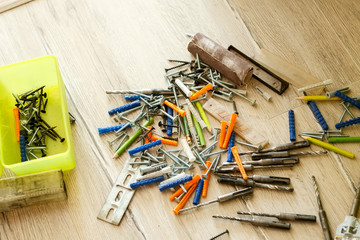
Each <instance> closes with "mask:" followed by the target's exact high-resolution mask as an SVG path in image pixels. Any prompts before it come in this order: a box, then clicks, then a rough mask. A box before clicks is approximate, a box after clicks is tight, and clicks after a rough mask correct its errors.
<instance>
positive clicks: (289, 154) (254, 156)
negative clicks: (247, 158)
mask: <svg viewBox="0 0 360 240" xmlns="http://www.w3.org/2000/svg"><path fill="white" fill-rule="evenodd" d="M326 153H327V151H307V152H289V151H280V152H268V153H253V154H251V158H252V159H253V160H257V159H264V158H280V157H281V158H284V157H293V156H303V155H320V154H326Z"/></svg>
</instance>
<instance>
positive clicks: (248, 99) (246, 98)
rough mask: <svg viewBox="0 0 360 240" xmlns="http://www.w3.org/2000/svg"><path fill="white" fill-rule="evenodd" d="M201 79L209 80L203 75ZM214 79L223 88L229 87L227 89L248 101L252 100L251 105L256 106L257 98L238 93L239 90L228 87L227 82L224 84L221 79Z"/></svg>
mask: <svg viewBox="0 0 360 240" xmlns="http://www.w3.org/2000/svg"><path fill="white" fill-rule="evenodd" d="M201 79H202V80H205V81H207V80H206V79H204V78H203V77H201ZM213 81H214V82H215V83H216V84H219V85H220V86H222V87H223V88H226V89H227V90H229V91H230V92H233V93H234V94H236V95H238V96H239V97H241V98H243V99H245V100H246V101H248V102H250V103H251V105H253V106H254V105H255V104H256V100H253V99H250V98H248V97H245V96H244V95H242V94H240V93H238V92H237V91H235V90H233V89H231V88H229V87H228V86H226V85H225V84H223V83H221V82H219V80H215V79H213ZM207 82H208V83H209V81H207Z"/></svg>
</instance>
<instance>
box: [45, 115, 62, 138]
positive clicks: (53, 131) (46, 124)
mask: <svg viewBox="0 0 360 240" xmlns="http://www.w3.org/2000/svg"><path fill="white" fill-rule="evenodd" d="M40 121H41V122H42V123H44V124H45V126H46V127H48V128H51V127H50V125H49V124H48V123H47V122H46V121H45V120H44V119H42V118H40ZM50 132H52V133H53V134H54V135H56V137H58V138H60V142H64V141H65V138H62V137H61V136H60V135H59V134H58V133H57V132H56V131H55V130H54V129H52V130H50Z"/></svg>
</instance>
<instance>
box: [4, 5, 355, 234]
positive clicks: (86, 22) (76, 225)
mask: <svg viewBox="0 0 360 240" xmlns="http://www.w3.org/2000/svg"><path fill="white" fill-rule="evenodd" d="M358 10H359V7H358V4H357V1H355V0H347V1H345V3H343V2H339V1H337V0H329V1H325V0H299V1H295V0H291V1H280V0H268V1H259V0H254V1H245V0H237V1H234V0H228V1H215V0H210V1H205V0H200V1H190V0H185V1H168V2H164V1H157V0H151V1H146V0H136V1H130V2H129V1H115V0H109V1H96V0H86V1H85V0H68V1H56V0H37V1H33V2H32V3H31V4H26V5H23V6H22V7H20V8H14V9H12V10H11V11H6V12H4V13H2V14H0V36H1V37H0V45H1V46H3V47H2V48H0V65H7V64H10V63H14V62H19V61H22V60H26V59H31V58H35V57H39V56H43V55H48V54H53V55H55V56H56V57H57V58H58V59H59V64H60V70H61V73H62V76H63V78H64V82H65V86H66V91H67V99H68V105H69V111H70V112H71V113H72V114H73V115H74V116H75V118H76V124H74V125H73V127H72V134H73V138H74V145H75V146H74V147H75V151H76V159H77V166H76V168H75V169H74V170H73V171H70V172H66V173H65V174H64V180H65V182H66V187H67V192H68V200H66V201H64V202H58V203H49V204H45V205H41V206H32V207H27V208H23V209H19V210H14V211H10V212H6V213H3V214H2V215H0V239H1V240H9V239H119V238H123V239H209V238H211V237H212V236H215V235H216V234H218V233H220V232H222V231H224V230H225V229H226V228H227V229H229V232H230V234H229V236H225V237H224V238H223V239H266V240H267V239H321V238H322V232H321V228H320V225H319V222H317V223H313V224H311V223H310V224H309V223H293V224H292V227H291V230H290V231H279V230H274V229H268V228H260V227H254V226H252V225H250V224H247V223H239V222H231V221H228V220H222V219H213V218H212V217H211V215H212V214H223V215H232V216H235V215H236V211H237V210H252V211H264V212H269V213H275V212H298V213H304V214H316V213H317V205H316V200H315V194H314V191H313V187H312V183H311V178H310V177H311V175H315V176H316V178H317V180H318V183H319V188H320V189H319V190H320V192H321V195H322V201H323V205H324V208H325V210H326V212H327V214H328V217H329V223H330V227H331V230H332V232H334V231H335V228H336V226H337V225H338V224H340V222H341V221H343V218H344V216H345V215H346V214H347V213H348V211H349V209H350V205H351V202H352V197H353V194H354V188H355V187H356V186H357V185H358V184H359V171H358V169H359V167H360V163H359V157H358V156H359V155H360V150H359V147H358V144H356V143H350V144H344V143H338V144H336V146H339V147H343V148H344V149H346V150H348V151H352V152H354V153H355V156H356V158H355V159H347V158H344V157H342V156H339V155H337V154H334V153H328V154H327V155H323V156H318V157H311V156H307V157H301V160H300V161H301V162H300V164H299V165H297V166H295V167H294V168H293V169H272V170H262V171H256V173H257V174H267V175H278V176H284V177H290V178H291V181H292V186H293V187H294V188H295V191H294V192H293V193H282V192H281V193H280V192H277V191H270V190H265V189H256V190H255V191H254V194H253V195H252V196H248V197H245V198H243V199H236V200H232V201H231V202H227V203H222V204H218V203H215V204H213V205H212V206H208V207H204V208H202V209H198V210H197V211H191V212H187V213H184V214H182V215H179V216H175V215H174V214H173V213H172V209H173V208H174V207H175V206H176V203H175V202H171V201H169V200H168V197H169V196H170V192H159V191H158V189H157V187H156V185H152V186H149V187H143V188H139V189H138V190H137V191H136V194H135V195H134V198H133V200H132V202H131V203H130V206H129V208H128V211H127V212H126V213H125V216H124V218H123V219H122V221H121V223H120V225H119V226H113V225H110V224H108V223H105V222H103V221H100V220H98V219H97V218H96V216H97V214H98V212H99V210H100V208H101V206H102V204H103V202H104V200H105V199H106V197H107V195H108V193H109V192H110V189H111V187H112V184H113V182H114V180H115V179H116V177H117V175H118V173H119V172H120V169H121V168H122V165H123V163H124V161H125V159H126V158H127V157H128V156H127V153H125V154H124V155H122V156H121V158H119V159H118V160H113V159H112V155H113V150H112V149H111V148H110V147H109V144H108V143H107V141H108V140H111V139H112V138H113V136H112V134H107V135H106V136H101V137H100V136H99V135H98V133H97V128H98V127H105V126H109V125H114V124H115V122H114V120H113V119H112V118H110V117H109V116H108V114H107V110H109V109H111V108H114V107H117V106H120V105H122V104H124V103H125V101H124V100H123V99H122V98H121V97H120V96H109V95H106V94H105V90H108V89H110V90H112V89H139V88H145V87H146V88H162V87H166V81H165V80H164V77H163V75H164V68H165V67H168V66H170V65H171V64H169V63H168V61H167V59H170V58H173V59H184V60H187V59H192V56H191V54H190V53H189V52H187V50H186V47H187V43H188V41H189V39H188V37H186V36H185V33H187V32H188V33H196V32H202V33H204V34H205V35H207V36H208V37H210V38H212V39H214V40H215V41H216V42H218V43H220V44H222V45H223V46H224V47H227V46H229V45H230V44H232V45H234V46H236V47H238V48H239V49H240V50H241V51H243V52H244V53H246V54H247V55H250V56H253V55H255V54H257V53H259V52H260V48H265V49H268V50H269V51H270V52H273V53H275V54H276V55H278V56H280V57H282V58H284V59H285V60H286V61H288V62H290V63H292V64H294V65H295V66H296V67H298V68H301V69H303V70H305V71H306V72H309V73H310V74H312V75H313V76H315V77H317V78H319V79H322V80H324V79H328V78H331V79H333V80H334V82H335V83H334V84H333V85H331V86H330V87H328V89H329V90H335V89H338V88H340V87H343V86H350V87H351V92H350V95H351V96H356V95H360V81H359V76H360V72H359V63H360V61H359V59H360V58H359V53H358V52H359V45H358V35H359V33H358V31H357V29H358V28H359V26H360V19H359V16H358V12H359V11H358ZM254 84H256V85H259V86H260V87H261V88H263V89H265V90H267V88H266V87H265V86H263V85H261V84H260V83H258V82H257V81H256V80H255V79H252V80H251V82H250V83H249V84H248V86H247V92H248V96H249V97H250V98H254V99H256V100H257V106H256V107H252V106H251V105H250V104H249V103H248V102H246V101H244V100H242V99H240V98H238V97H235V98H234V99H235V100H236V103H237V107H238V111H239V113H240V114H239V118H240V119H241V120H242V121H249V122H251V125H252V126H256V127H257V128H258V129H259V130H261V131H262V132H263V133H265V135H266V136H267V138H268V139H269V145H270V146H273V145H276V144H280V143H286V142H288V141H289V136H288V120H287V111H288V110H289V109H293V110H294V112H295V124H296V129H297V133H299V132H301V131H317V130H320V129H321V128H320V126H319V125H318V124H317V123H316V120H315V119H314V118H313V116H312V113H311V111H310V109H309V108H308V106H307V105H306V104H305V103H304V102H301V101H298V100H294V99H295V97H296V96H299V94H298V93H297V91H296V89H295V88H294V87H293V86H290V87H289V89H288V90H286V92H285V93H284V94H283V95H281V96H278V95H277V94H275V93H273V92H271V91H270V90H267V91H268V92H269V93H270V94H271V95H272V101H271V102H267V101H266V100H265V99H263V98H262V97H261V96H260V95H258V93H257V92H256V90H255V89H254V88H253V85H254ZM219 102H221V103H222V104H223V105H224V108H226V109H227V110H228V111H229V112H231V109H232V106H231V104H230V103H228V102H226V101H223V100H219ZM318 107H319V109H320V111H321V112H322V113H323V115H324V116H325V119H326V121H327V122H328V124H329V126H330V128H332V129H334V125H335V123H336V122H337V121H338V119H339V117H340V115H341V113H342V111H343V109H342V107H341V106H340V105H339V104H338V103H330V102H329V103H327V102H326V103H325V102H324V103H319V104H318ZM351 111H353V113H354V115H356V116H360V111H359V110H358V109H352V108H351ZM135 115H136V114H135V113H134V114H132V115H130V118H133V117H135ZM209 118H210V121H211V123H212V126H213V127H219V126H220V124H219V123H218V122H217V121H216V120H215V119H214V118H212V117H209ZM346 118H348V116H347V117H346ZM158 120H159V119H157V120H156V123H157V121H158ZM344 133H346V134H350V135H353V136H355V135H357V136H359V135H360V128H359V126H352V127H349V128H347V129H345V130H344ZM205 137H206V138H208V137H209V134H208V133H205ZM311 149H313V150H318V149H320V148H319V147H317V146H311ZM240 150H250V149H248V148H246V147H244V146H240ZM246 158H247V157H244V160H246ZM211 159H213V158H211ZM222 161H225V157H223V158H222ZM195 172H200V170H198V168H196V170H195ZM233 190H235V188H234V187H232V186H228V185H219V184H218V183H217V182H216V178H215V177H212V178H211V179H210V184H209V191H208V196H207V197H206V199H201V202H203V201H205V200H211V199H214V198H215V197H216V196H217V195H219V194H224V193H227V192H230V191H233ZM188 205H190V203H188ZM188 205H187V206H188Z"/></svg>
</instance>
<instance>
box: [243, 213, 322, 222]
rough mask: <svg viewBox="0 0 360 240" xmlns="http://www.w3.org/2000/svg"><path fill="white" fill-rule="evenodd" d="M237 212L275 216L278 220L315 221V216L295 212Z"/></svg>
mask: <svg viewBox="0 0 360 240" xmlns="http://www.w3.org/2000/svg"><path fill="white" fill-rule="evenodd" d="M237 213H238V214H242V215H251V216H261V217H275V218H277V219H279V220H289V221H310V222H316V216H314V215H306V214H296V213H275V214H271V213H258V212H245V211H237Z"/></svg>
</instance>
